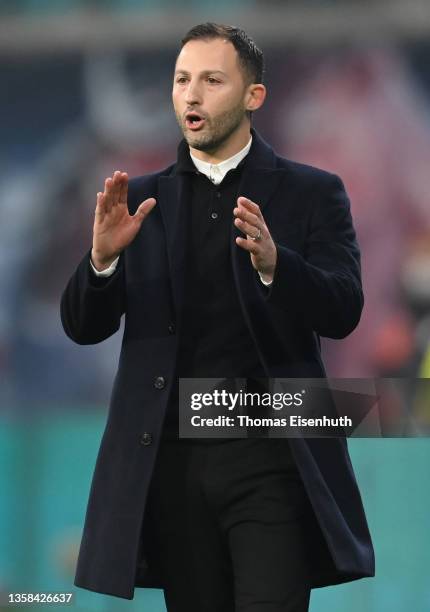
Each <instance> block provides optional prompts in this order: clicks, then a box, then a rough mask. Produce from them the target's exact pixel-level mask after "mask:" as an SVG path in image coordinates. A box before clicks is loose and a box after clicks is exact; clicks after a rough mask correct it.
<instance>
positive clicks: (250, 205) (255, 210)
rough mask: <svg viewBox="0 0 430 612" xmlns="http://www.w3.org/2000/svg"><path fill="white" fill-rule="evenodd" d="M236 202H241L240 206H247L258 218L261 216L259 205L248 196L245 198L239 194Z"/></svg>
mask: <svg viewBox="0 0 430 612" xmlns="http://www.w3.org/2000/svg"><path fill="white" fill-rule="evenodd" d="M237 203H238V204H242V206H245V208H247V209H248V210H249V211H250V212H252V213H254V215H257V217H259V218H262V217H263V215H262V214H261V210H260V207H259V206H258V204H256V203H255V202H253V201H252V200H250V199H249V198H245V197H244V196H239V197H238V198H237Z"/></svg>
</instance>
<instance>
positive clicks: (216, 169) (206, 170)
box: [190, 136, 252, 184]
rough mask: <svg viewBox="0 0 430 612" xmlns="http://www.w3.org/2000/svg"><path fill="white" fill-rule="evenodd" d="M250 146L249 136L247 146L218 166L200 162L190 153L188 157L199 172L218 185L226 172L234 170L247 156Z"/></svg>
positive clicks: (250, 139)
mask: <svg viewBox="0 0 430 612" xmlns="http://www.w3.org/2000/svg"><path fill="white" fill-rule="evenodd" d="M251 144H252V136H250V138H249V141H248V144H246V145H245V146H244V147H243V149H241V150H240V151H238V152H237V153H235V154H234V155H232V156H231V157H229V158H228V159H224V160H223V161H222V162H220V163H219V164H211V163H210V162H205V161H202V160H201V159H198V158H197V157H195V156H194V155H193V154H192V153H191V151H190V157H191V159H192V160H193V163H194V165H195V166H196V168H197V170H198V171H199V172H202V173H203V174H205V175H206V176H207V177H208V178H209V179H210V180H211V181H212V182H213V183H215V184H218V183H220V182H221V181H222V180H223V178H224V177H225V175H226V174H227V172H228V171H229V170H232V169H233V168H236V167H237V166H238V164H239V163H240V162H241V161H242V159H243V158H244V157H245V156H246V155H247V154H248V152H249V149H250V148H251Z"/></svg>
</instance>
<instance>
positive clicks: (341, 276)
mask: <svg viewBox="0 0 430 612" xmlns="http://www.w3.org/2000/svg"><path fill="white" fill-rule="evenodd" d="M262 75H263V56H262V53H261V51H260V50H259V49H258V48H257V47H256V46H255V45H254V43H253V42H252V41H251V40H250V39H249V37H248V36H247V35H246V34H245V33H244V32H243V31H242V30H240V29H238V28H234V27H230V26H221V25H217V24H211V23H208V24H202V25H200V26H196V27H195V28H193V29H191V30H190V32H189V33H188V34H187V35H186V37H185V38H184V39H183V41H182V47H181V50H180V53H179V55H178V57H177V60H176V65H175V71H174V82H173V104H174V108H175V113H176V117H177V119H178V122H179V125H180V127H181V129H182V132H183V135H184V139H183V140H182V141H181V143H180V145H179V147H178V159H177V162H176V163H175V164H174V165H172V166H169V167H168V168H167V169H165V170H162V171H160V172H158V173H155V174H152V175H148V176H144V177H139V178H136V179H133V180H131V181H130V182H128V177H127V174H126V173H124V172H119V171H117V172H115V173H114V174H113V176H112V177H111V178H108V179H106V181H105V188H104V192H103V193H101V192H100V193H98V194H97V206H96V212H95V221H94V237H93V245H92V249H91V251H89V252H88V253H87V254H86V255H85V257H84V258H83V260H82V261H81V263H80V264H79V266H78V268H77V270H76V271H75V273H74V274H73V276H72V278H71V279H70V281H69V283H68V285H67V287H66V289H65V292H64V294H63V297H62V303H61V315H62V321H63V326H64V329H65V331H66V333H67V334H68V335H69V336H70V337H71V338H72V339H73V340H74V341H76V342H78V343H81V344H90V343H96V342H100V341H102V340H104V339H105V338H107V337H109V336H110V335H111V334H113V333H114V332H115V331H117V330H118V328H119V325H120V319H121V316H122V314H123V313H125V330H124V338H123V343H122V349H121V357H120V362H119V368H118V373H117V376H116V379H115V384H114V388H113V393H112V398H111V405H110V411H109V416H108V421H107V425H106V430H105V432H104V435H103V439H102V443H101V448H100V451H99V456H98V459H97V464H96V469H95V473H94V477H93V482H92V486H91V493H90V499H89V504H88V509H87V515H86V520H85V527H84V533H83V538H82V544H81V549H80V554H79V560H78V567H77V573H76V579H75V584H76V585H77V586H80V587H83V588H87V589H90V590H94V591H98V592H101V593H108V594H112V595H116V596H119V597H124V598H128V599H132V598H133V593H134V587H135V586H152V587H160V588H163V589H164V594H165V600H166V605H167V608H168V610H169V612H171V611H174V612H177V611H179V612H185V611H186V612H221V611H222V612H229V611H230V612H233V610H235V611H236V612H237V611H240V612H251V611H252V612H257V611H258V612H265V611H266V610H267V611H269V610H270V611H271V612H275V611H276V612H281V611H282V612H287V611H294V612H299V611H300V612H302V611H304V610H308V605H309V597H310V589H311V588H312V587H318V586H324V585H329V584H336V583H340V582H346V581H348V580H354V579H358V578H362V577H364V576H372V575H373V574H374V555H373V548H372V543H371V539H370V535H369V531H368V527H367V523H366V519H365V515H364V511H363V506H362V503H361V498H360V493H359V491H358V488H357V484H356V481H355V477H354V474H353V471H352V466H351V463H350V459H349V455H348V450H347V445H346V441H345V440H344V439H341V438H339V439H337V438H331V439H303V438H295V439H289V440H287V439H276V440H273V439H265V438H258V439H253V438H245V439H221V440H219V439H218V440H217V439H208V440H204V439H203V440H193V441H191V440H187V439H185V438H179V437H178V414H177V410H178V407H177V401H178V378H179V377H215V378H218V377H221V378H225V377H239V376H241V377H246V378H248V381H249V384H250V385H252V384H253V382H252V381H253V380H255V378H259V377H276V376H280V377H309V378H311V377H323V376H324V375H325V372H324V367H323V364H322V362H321V358H320V351H319V336H328V337H332V338H342V337H345V336H346V335H347V334H349V333H350V332H351V331H352V330H353V329H354V328H355V327H356V325H357V323H358V321H359V318H360V314H361V310H362V306H363V295H362V289H361V282H360V255H359V250H358V246H357V243H356V240H355V233H354V229H353V225H352V220H351V216H350V211H349V202H348V198H347V196H346V194H345V191H344V189H343V185H342V182H341V181H340V179H339V178H338V177H337V176H334V175H331V174H329V173H327V172H324V171H322V170H318V169H316V168H312V167H310V166H304V165H302V164H298V163H295V162H292V161H289V160H286V159H283V158H281V157H279V156H277V155H276V154H275V153H274V151H273V150H272V149H271V148H270V146H269V145H268V144H267V143H265V142H264V140H263V139H262V138H261V137H260V136H259V134H258V133H257V132H256V131H255V130H254V129H253V128H251V113H252V112H254V111H256V110H257V109H258V108H260V107H261V105H262V104H263V102H264V99H265V95H266V89H265V87H264V85H263V84H262Z"/></svg>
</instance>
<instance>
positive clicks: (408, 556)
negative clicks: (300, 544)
mask: <svg viewBox="0 0 430 612" xmlns="http://www.w3.org/2000/svg"><path fill="white" fill-rule="evenodd" d="M203 21H218V22H222V23H231V24H234V25H239V26H240V27H242V28H244V29H245V30H246V31H247V32H248V33H249V34H250V35H251V36H252V37H253V38H254V39H255V41H256V43H257V44H258V45H259V46H261V47H262V48H263V50H264V52H265V56H266V64H267V73H266V84H267V87H268V90H269V95H268V99H267V101H266V103H265V106H264V108H263V109H262V110H261V111H259V113H257V115H256V116H255V118H254V125H255V127H256V128H257V129H258V130H259V131H260V133H261V134H262V136H263V137H264V138H265V139H266V140H267V141H268V142H270V143H271V144H272V145H273V146H274V147H275V149H276V150H277V151H278V152H279V153H280V154H282V155H284V156H286V157H289V158H291V159H295V160H298V161H302V162H305V163H310V164H313V165H317V166H319V167H322V168H325V169H327V170H330V171H332V172H335V173H337V174H339V175H340V176H341V177H342V179H343V180H344V182H345V185H346V188H347V190H348V192H349V195H350V197H351V202H352V212H353V216H354V219H355V224H356V228H357V232H358V237H359V241H360V245H361V248H362V264H363V279H364V287H365V297H366V305H365V309H364V313H363V318H362V321H361V323H360V325H359V327H358V328H357V330H356V331H355V332H354V333H353V334H352V335H351V336H350V337H349V338H348V339H346V340H343V341H341V342H339V341H324V355H325V361H326V364H327V371H328V374H329V376H331V377H350V378H353V377H378V376H384V377H402V376H406V377H411V378H415V377H430V351H429V346H430V345H429V341H430V196H429V194H430V3H429V1H428V0H409V1H408V2H402V1H395V0H385V1H383V0H350V1H341V0H301V1H299V0H295V1H287V0H285V1H283V2H281V1H275V0H264V2H263V1H262V0H253V1H249V2H245V1H240V0H232V1H230V2H227V1H225V0H218V1H217V2H216V3H213V2H208V1H206V0H198V1H197V0H195V1H192V0H190V1H188V2H185V1H182V2H173V1H168V0H158V1H155V0H142V1H139V0H92V1H90V0H81V1H73V0H10V1H6V0H0V70H1V88H0V114H1V122H0V162H1V172H0V279H1V281H0V373H1V376H0V453H1V462H0V487H1V489H0V490H1V494H0V495H1V497H0V591H2V592H3V593H6V592H9V591H20V592H25V591H28V590H32V591H51V592H52V591H75V593H76V595H75V596H76V604H75V609H76V610H79V611H86V610H100V611H106V612H107V611H117V610H130V611H133V610H136V611H137V610H142V611H147V612H162V611H164V609H165V608H164V605H163V598H162V594H161V592H160V591H156V590H141V589H138V590H136V597H135V599H134V600H133V601H125V600H120V599H117V598H112V597H106V596H103V595H99V594H96V593H90V592H87V591H83V590H81V589H75V588H74V587H73V585H72V582H73V575H74V566H75V562H76V555H77V549H78V545H79V539H80V534H81V529H82V524H83V518H84V511H85V505H86V501H87V496H88V491H89V486H90V478H91V475H92V470H93V467H94V462H95V458H96V452H97V449H98V444H99V440H100V437H101V434H102V431H103V427H104V422H105V417H106V411H107V404H108V401H109V393H110V389H111V385H112V380H113V375H114V372H115V368H116V364H117V359H118V354H119V346H120V340H121V333H120V332H119V333H118V334H116V336H115V337H113V338H111V339H110V340H109V341H107V342H105V343H103V344H102V345H99V346H94V347H78V346H76V345H73V344H72V343H71V341H69V340H68V339H67V338H66V337H65V335H64V333H63V331H62V328H61V325H60V320H59V299H60V295H61V292H62V290H63V288H64V286H65V283H66V282H67V279H68V277H69V276H70V274H71V272H72V271H73V269H74V268H75V266H76V265H77V263H78V262H79V260H80V258H81V257H82V256H83V254H84V253H85V252H86V251H87V249H89V248H90V244H91V228H92V217H93V210H94V206H95V194H96V192H97V191H98V190H99V189H101V187H102V184H103V180H104V178H105V176H108V175H109V174H111V173H112V171H113V170H115V169H123V170H127V171H128V173H129V175H130V176H133V175H137V174H144V173H146V172H150V171H153V170H156V169H159V168H162V167H164V166H166V165H168V164H169V163H171V162H172V161H173V160H174V158H175V154H176V146H177V144H178V142H179V139H180V133H179V130H178V128H177V126H176V122H175V118H174V114H173V111H172V108H171V101H170V87H171V75H172V68H173V62H174V59H175V54H176V51H177V48H178V44H179V40H180V38H181V37H182V36H183V35H184V34H185V32H186V31H187V30H188V29H189V28H190V27H191V26H192V25H195V24H197V23H201V22H203ZM403 399H404V398H403ZM405 401H406V402H407V401H408V400H407V398H406V400H405ZM429 405H430V398H428V397H427V398H424V402H422V404H421V409H422V410H423V411H424V413H425V415H426V416H427V417H428V414H429V410H430V408H429ZM407 408H408V409H409V408H410V406H407ZM349 446H350V450H351V455H352V459H353V463H354V465H355V468H356V472H357V477H358V480H359V484H360V487H361V490H362V494H363V499H364V503H365V506H366V510H367V513H368V518H369V523H370V528H371V531H372V535H373V537H374V541H375V546H376V555H377V577H376V578H375V579H372V580H363V581H360V582H357V583H351V584H347V585H343V586H337V587H332V588H329V589H324V590H317V591H313V595H312V598H311V611H312V612H325V611H326V610H330V612H345V611H346V610H348V612H361V611H362V610H364V609H366V610H368V612H383V611H384V612H385V611H386V610H390V612H404V611H406V610H408V611H409V610H410V611H414V612H425V611H427V610H430V584H429V581H428V567H429V549H430V535H429V534H430V530H429V523H428V517H429V510H430V491H429V486H428V483H429V479H428V465H429V459H430V444H429V440H428V439H384V440H366V439H361V440H360V439H356V440H350V442H349ZM33 607H34V609H37V607H36V606H27V607H26V609H32V608H33ZM1 609H2V608H1ZM50 609H55V606H51V607H50Z"/></svg>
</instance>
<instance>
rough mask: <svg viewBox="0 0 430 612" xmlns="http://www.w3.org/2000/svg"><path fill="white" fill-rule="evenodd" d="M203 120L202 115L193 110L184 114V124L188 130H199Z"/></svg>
mask: <svg viewBox="0 0 430 612" xmlns="http://www.w3.org/2000/svg"><path fill="white" fill-rule="evenodd" d="M205 121H206V120H205V118H204V117H202V116H201V115H199V114H198V113H195V112H194V111H192V112H190V113H187V114H186V115H185V125H186V127H187V128H188V129H189V130H200V129H201V128H202V127H203V125H204V123H205Z"/></svg>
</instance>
